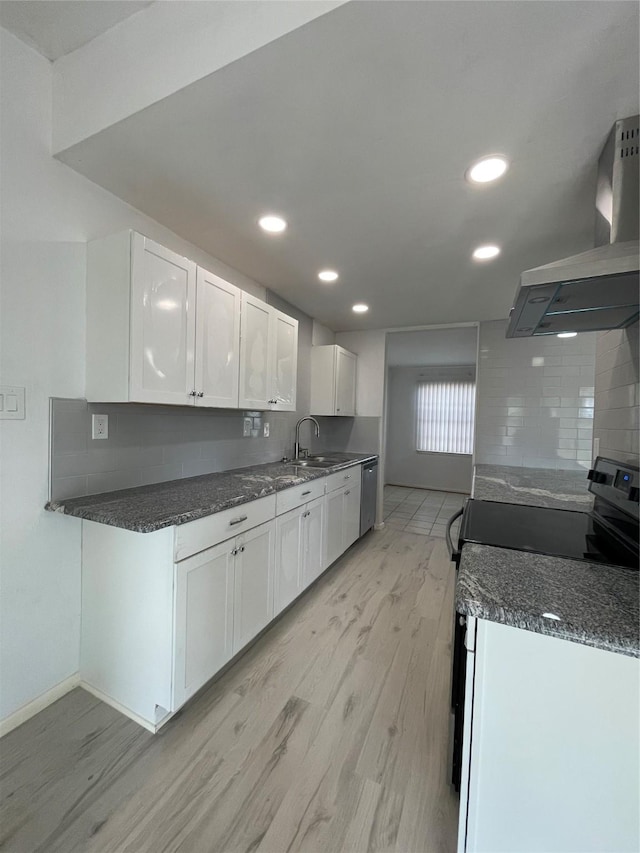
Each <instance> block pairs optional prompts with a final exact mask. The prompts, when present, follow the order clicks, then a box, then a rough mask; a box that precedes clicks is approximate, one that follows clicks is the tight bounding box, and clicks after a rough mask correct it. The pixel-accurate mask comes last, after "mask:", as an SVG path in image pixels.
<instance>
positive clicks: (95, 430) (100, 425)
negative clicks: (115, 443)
mask: <svg viewBox="0 0 640 853" xmlns="http://www.w3.org/2000/svg"><path fill="white" fill-rule="evenodd" d="M91 438H93V439H98V438H109V415H91Z"/></svg>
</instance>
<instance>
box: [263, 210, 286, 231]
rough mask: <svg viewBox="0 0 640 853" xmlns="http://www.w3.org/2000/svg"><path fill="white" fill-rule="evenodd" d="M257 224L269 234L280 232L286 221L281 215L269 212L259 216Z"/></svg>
mask: <svg viewBox="0 0 640 853" xmlns="http://www.w3.org/2000/svg"><path fill="white" fill-rule="evenodd" d="M258 225H259V226H260V227H261V228H262V230H263V231H268V232H269V234H281V233H282V232H283V231H284V230H285V229H286V227H287V222H286V220H285V219H283V218H282V217H281V216H275V215H274V214H272V213H269V214H268V215H267V216H261V217H260V219H259V220H258Z"/></svg>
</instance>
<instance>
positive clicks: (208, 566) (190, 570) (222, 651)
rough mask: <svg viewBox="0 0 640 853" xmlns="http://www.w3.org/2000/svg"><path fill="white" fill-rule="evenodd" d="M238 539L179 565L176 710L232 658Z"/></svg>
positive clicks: (174, 689)
mask: <svg viewBox="0 0 640 853" xmlns="http://www.w3.org/2000/svg"><path fill="white" fill-rule="evenodd" d="M233 551H234V540H229V541H228V542H223V543H221V544H220V545H216V546H215V547H214V548H209V549H208V550H206V551H202V552H201V553H200V554H196V555H195V556H193V557H190V558H189V559H188V560H183V561H182V562H181V563H177V564H176V568H175V578H176V580H175V617H174V619H175V621H174V628H175V630H174V637H175V640H174V669H173V709H172V710H174V711H175V710H176V709H177V708H179V707H180V706H181V705H182V704H184V702H186V700H187V699H188V698H189V697H190V696H192V695H193V694H194V693H195V692H196V690H198V689H199V688H200V687H202V685H203V684H206V682H207V681H208V680H209V679H210V678H211V677H212V676H213V675H215V674H216V672H217V671H218V670H219V669H220V668H221V667H223V666H224V664H225V663H226V662H227V661H228V660H229V659H230V658H231V655H232V645H233V560H234V557H233Z"/></svg>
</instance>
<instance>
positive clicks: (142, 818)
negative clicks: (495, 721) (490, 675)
mask: <svg viewBox="0 0 640 853" xmlns="http://www.w3.org/2000/svg"><path fill="white" fill-rule="evenodd" d="M453 585H454V573H453V571H452V569H451V564H450V563H449V559H448V555H447V553H446V548H445V545H444V542H443V541H442V540H441V539H435V538H429V537H427V536H424V535H416V534H413V533H408V532H406V531H402V530H398V529H394V528H389V527H387V528H385V529H384V530H382V531H379V532H373V533H370V534H368V535H367V536H366V537H365V538H364V539H363V540H361V541H359V542H358V543H356V544H355V545H354V546H353V547H352V548H351V549H350V550H349V551H348V552H347V554H345V555H344V556H343V557H342V558H341V559H340V560H339V561H338V562H337V563H336V564H335V565H334V566H333V567H332V568H331V569H330V570H329V571H328V572H327V573H326V574H325V575H324V576H323V577H322V578H321V579H320V580H319V582H318V583H317V584H316V585H315V586H314V587H312V588H311V589H310V590H308V591H307V592H306V593H305V594H304V596H303V597H302V598H301V599H300V600H299V601H298V602H297V603H296V604H295V605H294V606H293V608H292V609H291V610H289V611H288V612H287V613H286V614H285V615H284V616H283V617H282V618H281V619H280V620H279V621H278V622H277V623H276V624H275V625H274V626H273V627H272V628H271V629H270V630H269V631H268V632H267V633H266V634H265V635H264V636H263V637H262V638H261V639H260V641H259V642H258V643H257V644H256V645H255V646H253V647H252V648H251V649H250V650H249V651H248V652H247V654H246V655H245V656H244V657H242V658H241V659H240V660H239V661H238V662H237V663H236V664H235V665H234V666H233V667H232V668H231V669H230V670H228V671H227V672H226V673H225V674H224V675H223V676H222V678H221V679H220V680H219V681H217V682H215V683H214V684H212V685H211V686H210V687H209V688H208V689H206V690H205V691H204V692H203V693H201V694H200V695H199V696H197V697H196V698H195V699H194V700H192V701H191V702H190V703H189V704H188V705H187V706H186V707H185V708H184V709H183V710H182V711H181V712H180V713H179V714H178V715H177V716H176V717H175V718H174V719H173V720H172V721H170V722H169V723H168V724H167V725H166V726H165V727H164V728H163V729H162V730H161V732H160V733H159V734H157V735H151V734H149V733H148V732H146V731H144V730H143V729H141V728H140V727H139V726H138V725H136V724H135V723H133V722H132V721H130V720H128V719H127V718H125V717H123V716H122V715H120V714H119V713H118V712H116V711H114V710H112V709H111V708H109V707H108V706H106V705H104V704H103V703H102V702H100V701H98V700H97V699H95V698H94V697H93V696H90V695H89V694H88V693H86V692H84V691H83V690H81V689H79V688H78V689H76V690H74V691H72V692H71V693H69V694H68V695H67V696H65V697H63V698H62V699H60V700H59V701H58V702H56V703H55V704H54V705H52V706H50V707H49V708H47V709H46V710H45V711H43V712H42V713H41V714H39V715H38V716H37V717H34V718H33V719H32V720H30V721H29V722H28V723H25V724H24V725H23V726H21V727H20V728H19V729H16V730H15V731H14V732H12V733H11V734H9V735H7V736H6V737H5V738H4V739H3V740H2V741H0V759H1V763H2V775H1V777H0V779H1V786H2V787H1V789H0V795H1V797H0V800H1V806H0V850H2V851H10V852H11V853H73V851H81V853H146V852H147V851H149V853H151V851H153V853H173V851H182V853H236V851H244V853H249V851H251V853H285V851H308V853H339V851H353V853H360V851H363V853H364V851H397V853H439V851H443V853H448V851H453V850H455V845H456V822H457V812H458V799H457V797H456V796H455V794H454V793H453V792H452V790H451V788H450V787H449V785H448V783H447V776H448V773H447V770H448V768H447V756H448V733H449V708H448V691H449V669H450V655H451V627H452V597H453Z"/></svg>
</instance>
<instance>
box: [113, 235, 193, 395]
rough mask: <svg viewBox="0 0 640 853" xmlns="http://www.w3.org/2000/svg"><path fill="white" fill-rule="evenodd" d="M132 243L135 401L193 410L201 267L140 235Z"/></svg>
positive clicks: (132, 384)
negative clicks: (197, 274) (198, 269)
mask: <svg viewBox="0 0 640 853" xmlns="http://www.w3.org/2000/svg"><path fill="white" fill-rule="evenodd" d="M132 241H133V243H132V271H131V275H132V280H131V341H130V354H129V360H130V383H129V396H130V399H131V400H135V401H138V402H141V403H176V404H179V405H182V406H184V405H189V404H193V401H194V398H195V393H194V392H195V385H194V383H195V377H194V344H195V307H196V305H195V303H196V265H195V264H194V263H193V262H192V261H189V260H187V259H186V258H183V257H181V256H180V255H176V254H175V253H174V252H170V251H169V250H168V249H165V248H164V247H163V246H160V245H158V244H157V243H154V242H153V241H152V240H149V239H147V238H146V237H143V236H142V235H141V234H133V235H132ZM106 357H108V353H105V358H106Z"/></svg>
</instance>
